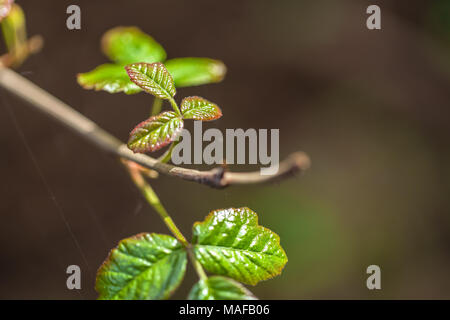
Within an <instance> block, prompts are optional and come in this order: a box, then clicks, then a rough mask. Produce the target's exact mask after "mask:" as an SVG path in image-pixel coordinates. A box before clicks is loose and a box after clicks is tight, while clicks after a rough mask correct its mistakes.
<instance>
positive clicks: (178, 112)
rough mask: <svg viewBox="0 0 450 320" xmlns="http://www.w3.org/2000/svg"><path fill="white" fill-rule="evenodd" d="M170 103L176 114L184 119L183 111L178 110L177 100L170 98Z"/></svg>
mask: <svg viewBox="0 0 450 320" xmlns="http://www.w3.org/2000/svg"><path fill="white" fill-rule="evenodd" d="M169 102H170V104H171V105H172V108H173V110H175V112H176V113H177V114H178V115H179V116H180V117H182V115H181V111H180V109H179V108H178V105H177V103H176V102H175V99H174V98H169Z"/></svg>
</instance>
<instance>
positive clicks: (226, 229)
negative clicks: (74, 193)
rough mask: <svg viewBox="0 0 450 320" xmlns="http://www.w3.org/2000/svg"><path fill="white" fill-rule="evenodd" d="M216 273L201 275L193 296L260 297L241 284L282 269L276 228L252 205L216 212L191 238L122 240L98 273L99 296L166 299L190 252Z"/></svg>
mask: <svg viewBox="0 0 450 320" xmlns="http://www.w3.org/2000/svg"><path fill="white" fill-rule="evenodd" d="M189 250H190V251H191V253H193V255H194V256H195V259H196V260H197V261H199V262H200V264H201V265H202V266H203V268H205V269H206V270H207V271H208V272H210V273H212V274H214V276H211V277H207V278H205V279H200V281H199V282H197V283H196V284H195V285H194V286H193V288H192V290H191V292H190V293H189V295H188V298H189V299H194V300H237V299H238V300H248V299H255V297H254V296H253V294H252V293H251V292H250V291H248V290H247V289H246V288H245V287H244V286H243V285H242V284H241V283H243V284H250V285H255V284H257V283H258V282H260V281H262V280H267V279H270V278H272V277H274V276H276V275H278V274H280V273H281V270H282V269H283V267H284V265H285V264H286V262H287V257H286V254H285V252H284V250H283V249H282V247H281V245H280V239H279V237H278V235H276V234H275V233H274V232H272V231H270V230H269V229H266V228H264V227H262V226H260V225H258V217H257V215H256V213H255V212H253V211H252V210H251V209H249V208H238V209H234V208H230V209H223V210H216V211H213V212H211V213H210V214H209V215H208V216H207V217H206V219H205V220H204V221H202V222H197V223H195V224H194V226H193V237H192V243H191V244H190V245H189V247H186V246H183V244H182V243H180V242H179V241H178V240H177V239H175V238H173V237H171V236H168V235H161V234H149V233H144V234H139V235H136V236H134V237H131V238H127V239H124V240H122V241H120V243H119V245H118V246H117V248H115V249H113V250H112V251H111V253H110V254H109V256H108V258H107V259H106V261H105V262H104V263H103V265H102V266H101V267H100V269H99V271H98V274H97V281H96V290H97V291H98V293H99V294H100V296H99V298H100V299H121V300H122V299H133V300H134V299H167V298H168V297H170V295H171V294H172V293H173V292H174V291H175V290H176V289H177V288H178V286H179V285H180V283H181V281H182V280H183V277H184V274H185V272H186V265H187V260H188V254H189V252H188V251H189Z"/></svg>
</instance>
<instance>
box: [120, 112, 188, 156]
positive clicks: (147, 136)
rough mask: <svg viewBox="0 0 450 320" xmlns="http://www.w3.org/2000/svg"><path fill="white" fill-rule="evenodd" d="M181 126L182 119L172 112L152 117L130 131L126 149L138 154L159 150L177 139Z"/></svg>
mask: <svg viewBox="0 0 450 320" xmlns="http://www.w3.org/2000/svg"><path fill="white" fill-rule="evenodd" d="M183 125H184V123H183V119H181V118H180V117H179V116H178V115H177V114H176V113H175V112H173V111H166V112H163V113H161V114H159V115H157V116H153V117H151V118H149V119H148V120H145V121H143V122H141V123H140V124H139V125H137V126H136V128H134V129H133V131H131V133H130V139H129V140H128V148H130V149H131V150H133V151H134V152H139V153H144V152H148V151H155V150H158V149H161V148H162V147H164V146H166V145H167V144H169V143H170V142H171V141H174V140H175V139H176V138H177V137H178V135H179V134H180V133H181V130H182V129H183Z"/></svg>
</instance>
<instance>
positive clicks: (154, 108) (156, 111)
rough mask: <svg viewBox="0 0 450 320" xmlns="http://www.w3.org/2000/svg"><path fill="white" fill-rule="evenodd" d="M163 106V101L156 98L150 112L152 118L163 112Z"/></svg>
mask: <svg viewBox="0 0 450 320" xmlns="http://www.w3.org/2000/svg"><path fill="white" fill-rule="evenodd" d="M162 105H163V100H162V99H160V98H157V97H155V99H154V100H153V106H152V110H151V112H150V116H156V115H157V114H159V113H160V112H161V108H162Z"/></svg>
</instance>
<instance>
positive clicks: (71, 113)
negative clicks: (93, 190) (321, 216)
mask: <svg viewBox="0 0 450 320" xmlns="http://www.w3.org/2000/svg"><path fill="white" fill-rule="evenodd" d="M0 86H1V87H3V88H5V89H6V90H8V91H9V92H11V93H13V94H15V95H16V96H18V97H19V98H21V99H23V100H25V101H26V102H28V103H29V104H30V105H31V106H33V107H35V108H36V109H38V110H40V111H41V112H44V113H45V114H47V115H49V116H51V117H53V118H54V119H56V120H57V121H58V122H60V123H62V124H64V125H66V126H67V127H68V128H70V129H71V130H72V131H75V132H76V133H78V134H79V135H81V136H82V137H83V138H85V139H87V140H89V141H91V142H92V143H93V144H95V145H97V146H98V147H99V148H101V149H103V150H105V151H107V152H109V153H111V154H113V155H115V156H118V157H119V158H125V159H127V160H131V161H134V162H136V163H138V164H140V165H141V166H144V167H146V168H149V169H153V170H155V171H157V172H159V173H161V174H165V175H169V176H175V177H179V178H181V179H184V180H188V181H195V182H198V183H201V184H205V185H208V186H210V187H214V188H224V187H227V186H230V185H235V184H252V183H263V182H271V181H277V180H280V179H284V178H286V177H289V176H292V175H294V174H295V173H298V172H302V171H304V170H306V169H308V168H309V165H310V160H309V158H308V156H307V155H306V154H305V153H303V152H297V153H293V154H292V155H290V156H289V157H288V158H287V159H286V160H284V161H282V162H281V163H280V165H279V170H278V173H277V174H275V175H267V176H265V175H261V174H260V172H259V171H255V172H243V173H241V172H239V173H238V172H228V171H226V170H225V169H224V168H222V167H217V168H214V169H211V170H208V171H199V170H192V169H186V168H182V167H177V166H174V165H170V164H167V163H162V162H160V161H158V160H157V159H154V158H152V157H149V156H147V155H144V154H139V153H133V152H132V151H131V150H130V149H128V147H127V146H126V145H125V144H123V143H122V142H121V141H120V140H119V139H117V138H116V137H114V136H112V135H111V134H110V133H108V132H106V131H105V130H103V129H102V128H100V127H99V126H98V125H97V124H96V123H95V122H93V121H92V120H90V119H88V118H86V117H85V116H83V115H82V114H81V113H79V112H78V111H76V110H74V109H73V108H71V107H70V106H69V105H67V104H65V103H64V102H62V101H61V100H59V99H57V98H55V97H54V96H52V95H51V94H50V93H48V92H47V91H45V90H43V89H41V88H40V87H38V86H37V85H35V84H33V83H32V82H31V81H29V80H28V79H26V78H24V77H22V76H21V75H19V74H18V73H16V72H14V71H13V70H11V69H8V68H2V67H1V66H0Z"/></svg>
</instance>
